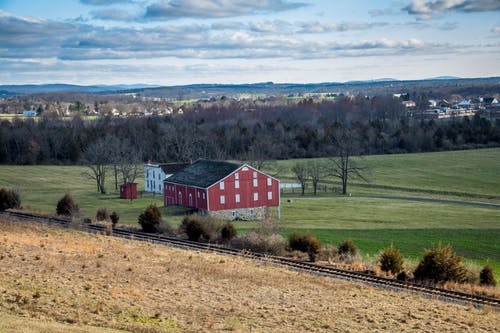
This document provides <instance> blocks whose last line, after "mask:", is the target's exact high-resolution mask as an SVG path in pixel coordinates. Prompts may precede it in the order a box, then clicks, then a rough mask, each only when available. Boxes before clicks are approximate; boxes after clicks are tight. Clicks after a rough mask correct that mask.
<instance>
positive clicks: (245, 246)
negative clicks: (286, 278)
mask: <svg viewBox="0 0 500 333" xmlns="http://www.w3.org/2000/svg"><path fill="white" fill-rule="evenodd" d="M231 244H232V245H233V246H234V247H236V248H239V249H242V250H250V251H253V252H258V253H264V254H272V255H282V254H283V253H284V252H285V244H286V242H285V239H283V237H282V236H281V235H278V234H273V235H263V234H259V233H257V232H255V231H250V232H246V233H244V234H241V235H238V236H237V237H235V238H234V239H233V240H232V242H231Z"/></svg>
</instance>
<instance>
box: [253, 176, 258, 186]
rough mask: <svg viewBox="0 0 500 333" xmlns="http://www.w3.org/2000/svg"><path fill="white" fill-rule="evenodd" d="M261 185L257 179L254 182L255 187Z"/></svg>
mask: <svg viewBox="0 0 500 333" xmlns="http://www.w3.org/2000/svg"><path fill="white" fill-rule="evenodd" d="M258 185H259V183H258V181H257V178H255V179H254V180H253V187H257V186H258Z"/></svg>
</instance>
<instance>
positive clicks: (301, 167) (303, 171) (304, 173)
mask: <svg viewBox="0 0 500 333" xmlns="http://www.w3.org/2000/svg"><path fill="white" fill-rule="evenodd" d="M292 172H293V173H294V174H295V177H297V180H298V181H299V183H300V187H301V189H302V195H304V192H305V190H306V183H307V180H308V179H309V174H308V168H307V166H306V165H305V164H303V163H297V164H295V165H294V166H293V167H292Z"/></svg>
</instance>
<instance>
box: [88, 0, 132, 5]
mask: <svg viewBox="0 0 500 333" xmlns="http://www.w3.org/2000/svg"><path fill="white" fill-rule="evenodd" d="M80 2H81V3H83V4H84V5H92V6H109V5H114V4H118V3H132V2H134V1H133V0H80Z"/></svg>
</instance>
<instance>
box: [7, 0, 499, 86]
mask: <svg viewBox="0 0 500 333" xmlns="http://www.w3.org/2000/svg"><path fill="white" fill-rule="evenodd" d="M499 12H500V2H498V1H495V0H478V1H471V0H456V1H443V0H439V1H437V0H432V1H426V0H401V1H398V2H395V1H393V0H380V1H375V2H370V3H367V2H366V1H361V0H355V1H351V2H349V3H332V2H331V1H327V0H318V1H312V0H262V1H258V2H255V3H249V2H246V1H242V0H199V1H194V0H185V1H180V0H144V1H138V0H50V1H41V0H35V1H33V0H31V1H28V0H16V1H14V0H0V60H1V61H0V85H25V84H36V85H41V84H73V85H82V86H89V85H155V86H164V87H168V86H183V85H193V84H236V85H237V84H249V83H250V84H255V83H263V82H274V83H275V84H282V83H283V84H286V83H296V84H314V83H326V82H329V83H346V82H352V81H376V80H380V79H385V78H392V79H394V80H398V81H417V80H425V79H434V78H439V77H443V76H452V77H459V78H461V79H468V78H487V77H497V76H500V69H499V68H500V67H499V66H498V64H499V63H500V56H499V54H500V22H499V21H498V18H497V17H498V13H499ZM61 82H63V83H61ZM137 82H140V83H137Z"/></svg>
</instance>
